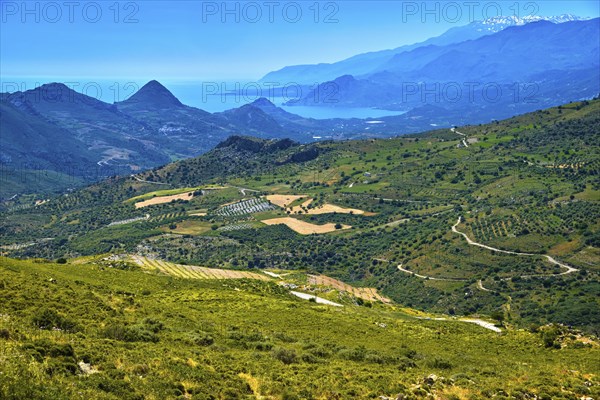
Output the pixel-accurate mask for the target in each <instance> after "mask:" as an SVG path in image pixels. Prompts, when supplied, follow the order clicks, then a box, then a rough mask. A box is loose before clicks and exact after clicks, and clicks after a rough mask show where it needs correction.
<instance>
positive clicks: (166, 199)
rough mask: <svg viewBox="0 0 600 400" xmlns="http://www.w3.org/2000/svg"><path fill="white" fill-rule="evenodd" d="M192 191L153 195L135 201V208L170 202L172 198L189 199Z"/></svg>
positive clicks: (191, 196)
mask: <svg viewBox="0 0 600 400" xmlns="http://www.w3.org/2000/svg"><path fill="white" fill-rule="evenodd" d="M193 193H194V192H186V193H181V194H174V195H171V196H160V197H153V198H151V199H148V200H144V201H140V202H138V203H135V208H143V207H148V206H153V205H155V204H164V203H170V202H172V201H173V200H191V199H192V198H193Z"/></svg>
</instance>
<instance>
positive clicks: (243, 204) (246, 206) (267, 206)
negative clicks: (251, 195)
mask: <svg viewBox="0 0 600 400" xmlns="http://www.w3.org/2000/svg"><path fill="white" fill-rule="evenodd" d="M274 208H275V207H273V205H272V204H271V203H269V202H268V201H265V200H263V199H249V200H243V201H239V202H236V203H231V204H227V205H224V206H223V207H221V208H219V209H218V210H217V211H215V215H221V216H225V217H231V216H237V215H244V214H254V213H258V212H263V211H269V210H273V209H274Z"/></svg>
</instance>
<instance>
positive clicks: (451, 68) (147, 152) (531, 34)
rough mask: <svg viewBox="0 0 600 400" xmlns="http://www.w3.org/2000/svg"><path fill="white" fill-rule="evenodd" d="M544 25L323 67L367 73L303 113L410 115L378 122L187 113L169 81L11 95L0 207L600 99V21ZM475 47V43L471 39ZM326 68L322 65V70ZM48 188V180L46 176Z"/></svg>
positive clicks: (475, 33)
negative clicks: (217, 151) (241, 145)
mask: <svg viewBox="0 0 600 400" xmlns="http://www.w3.org/2000/svg"><path fill="white" fill-rule="evenodd" d="M532 20H533V18H531V19H528V20H527V19H521V20H519V19H516V18H507V19H495V20H490V21H483V22H481V23H473V24H469V25H467V26H466V27H461V28H454V29H451V30H450V31H448V32H446V33H445V34H444V35H442V36H440V37H438V38H433V39H431V40H429V41H427V42H424V43H421V44H417V45H413V46H405V47H402V48H399V49H395V50H389V51H386V52H376V53H369V54H365V55H360V56H357V57H353V58H352V59H348V60H345V61H343V62H341V63H337V64H336V65H335V66H333V65H334V64H331V65H329V66H327V67H323V68H325V69H327V68H330V69H329V72H327V73H336V74H337V73H339V72H340V71H343V70H344V71H346V70H347V67H349V66H352V68H350V72H352V71H354V72H357V71H358V73H356V74H349V73H344V74H342V75H341V76H336V77H335V79H333V80H332V81H330V82H326V83H324V84H323V85H320V86H318V87H317V88H316V89H315V90H316V91H318V92H317V93H308V94H307V95H306V96H305V97H303V98H302V99H300V100H298V101H296V102H294V103H293V104H292V105H307V106H323V105H325V106H329V107H331V106H344V107H379V108H383V109H395V110H402V111H406V110H408V111H407V112H406V113H404V114H402V115H396V116H390V117H383V118H377V119H373V118H368V119H357V118H353V119H327V120H316V119H312V118H304V117H301V116H299V115H296V114H293V113H290V112H287V111H285V110H283V109H281V108H279V107H277V106H276V105H275V104H273V103H271V102H270V101H269V100H267V99H264V98H259V99H257V100H256V101H254V102H253V103H250V104H246V105H243V106H241V107H239V108H235V109H232V110H227V111H224V112H220V113H209V112H206V111H204V110H201V109H198V108H194V107H190V106H187V105H184V104H182V103H181V102H180V101H179V99H177V98H176V97H175V96H174V95H173V94H172V93H171V92H170V91H169V90H168V89H167V88H165V87H164V86H163V85H162V84H160V83H159V82H157V81H151V82H148V83H147V84H146V85H144V86H143V87H142V88H141V89H140V90H139V91H138V92H136V93H135V94H134V95H132V96H131V97H130V98H128V99H127V100H125V101H122V102H118V103H114V104H108V103H104V102H102V101H99V100H97V99H94V98H92V97H89V96H86V95H83V94H81V93H78V92H76V91H73V90H71V89H69V88H68V87H67V86H65V85H63V84H60V83H50V84H46V85H43V86H41V87H38V88H36V89H33V90H28V91H25V92H15V93H2V94H0V129H1V132H2V135H0V168H1V170H0V173H1V174H0V175H1V176H0V177H1V178H2V179H3V181H2V185H0V186H1V188H0V198H1V197H3V196H7V195H9V196H10V195H12V194H14V192H27V191H35V190H38V191H40V190H41V189H40V187H36V185H38V183H39V182H37V181H35V180H34V181H31V180H29V178H26V177H28V176H30V175H31V173H32V172H35V171H42V173H43V172H44V171H54V172H57V173H59V174H60V175H59V176H58V177H57V178H56V179H55V180H56V182H53V183H52V184H50V185H45V186H44V185H42V186H43V188H44V190H45V189H46V188H47V187H48V186H50V188H53V189H64V188H66V187H70V186H72V185H74V184H81V183H85V182H89V181H95V180H98V179H101V178H103V177H105V176H107V175H124V174H132V173H136V172H138V171H143V170H146V169H149V168H153V167H156V166H159V165H163V164H166V163H169V162H171V161H174V160H178V159H184V158H189V157H194V156H198V155H200V154H202V153H204V152H206V151H208V150H210V149H212V148H214V146H216V145H217V144H218V143H220V142H222V141H223V140H225V139H227V138H228V137H230V136H232V135H247V136H255V137H259V138H263V139H283V138H290V139H292V140H295V141H297V142H301V143H306V142H309V141H313V140H316V139H359V138H374V137H390V136H395V135H401V134H406V133H415V132H421V131H426V130H429V129H433V128H436V127H450V126H452V125H464V124H476V123H486V122H489V121H490V120H492V119H502V118H508V117H511V116H514V115H516V114H520V113H525V112H528V111H532V110H536V109H541V108H544V107H547V106H552V105H558V104H563V103H567V102H569V101H571V100H577V99H582V98H592V97H595V96H597V95H598V93H599V92H600V77H599V72H598V71H599V70H600V61H599V60H600V53H599V49H598V47H599V43H598V40H597V38H598V37H600V32H599V26H600V19H592V20H585V21H581V20H577V18H576V17H573V16H561V17H560V18H557V19H555V21H554V22H562V21H564V20H566V21H568V22H562V23H554V22H551V21H546V20H543V21H537V22H531V21H532ZM467 37H470V38H471V39H468V40H463V41H460V40H461V39H464V38H467ZM473 38H474V39H473ZM457 41H458V42H457ZM382 60H384V61H383V62H382ZM367 65H368V66H369V67H368V68H367V67H366V66H367ZM290 68H291V69H290V71H296V72H293V74H295V73H300V72H298V71H299V70H296V69H294V68H295V67H290ZM331 68H333V69H331ZM353 68H356V69H353ZM361 68H362V69H361ZM367 69H368V70H369V71H370V72H366V71H367ZM317 70H319V71H321V67H318V68H317V69H314V68H313V67H311V71H313V72H314V71H317ZM332 71H335V72H332ZM360 71H362V72H360ZM313 72H307V74H308V75H307V76H309V75H310V74H312V73H313ZM314 73H317V72H314ZM318 73H319V74H320V73H321V72H318ZM267 77H268V76H267ZM267 77H265V79H267ZM468 84H475V85H476V86H472V87H471V88H469V87H468ZM477 85H478V86H477ZM486 85H487V86H486ZM332 87H333V88H334V89H335V90H334V92H333V93H331V92H330V91H331V88H332ZM457 90H458V91H460V92H459V93H458V95H457ZM498 91H500V92H501V93H502V94H501V95H499V96H498V94H497V92H498ZM323 93H329V94H330V95H331V96H332V99H333V100H334V102H333V103H331V102H329V103H323V102H319V101H315V99H316V98H319V99H327V96H323V95H322V94H323ZM317 95H318V96H317ZM35 175H36V176H37V177H39V176H40V173H35ZM24 177H25V178H24ZM41 180H42V181H48V179H46V177H45V176H44V177H43V178H42V179H41Z"/></svg>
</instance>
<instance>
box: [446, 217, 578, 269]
mask: <svg viewBox="0 0 600 400" xmlns="http://www.w3.org/2000/svg"><path fill="white" fill-rule="evenodd" d="M461 220H462V217H458V221H456V223H455V224H454V225H452V232H454V233H458V234H459V235H462V236H463V237H464V238H465V239H466V240H467V243H468V244H470V245H471V246H478V247H481V248H484V249H487V250H491V251H495V252H498V253H504V254H513V255H516V256H534V257H535V256H542V257H545V258H546V259H547V260H548V261H550V262H551V263H552V264H554V265H558V266H559V267H561V268H565V269H566V271H564V272H561V273H560V274H552V275H543V274H540V275H523V276H522V278H533V277H543V276H560V275H567V274H571V273H573V272H577V271H579V270H578V269H577V268H573V267H571V266H570V265H567V264H563V263H561V262H559V261H557V260H556V259H554V258H552V257H551V256H549V255H547V254H534V253H519V252H516V251H508V250H501V249H497V248H495V247H491V246H487V245H485V244H481V243H477V242H475V241H473V240H471V239H470V238H469V237H468V236H467V234H466V233H463V232H461V231H459V230H458V229H456V227H457V226H458V225H459V224H460V222H461Z"/></svg>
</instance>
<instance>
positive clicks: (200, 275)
mask: <svg viewBox="0 0 600 400" xmlns="http://www.w3.org/2000/svg"><path fill="white" fill-rule="evenodd" d="M131 258H132V260H133V261H134V262H135V263H136V264H138V265H139V266H140V267H142V268H145V269H149V270H153V271H159V272H161V273H163V274H166V275H171V276H176V277H179V278H186V279H258V280H262V281H268V280H270V279H269V278H268V277H266V276H265V275H263V274H257V273H255V272H247V271H234V270H228V269H218V268H206V267H198V266H195V265H181V264H175V263H171V262H167V261H162V260H156V259H151V258H147V257H142V256H137V255H134V256H131Z"/></svg>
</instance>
